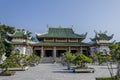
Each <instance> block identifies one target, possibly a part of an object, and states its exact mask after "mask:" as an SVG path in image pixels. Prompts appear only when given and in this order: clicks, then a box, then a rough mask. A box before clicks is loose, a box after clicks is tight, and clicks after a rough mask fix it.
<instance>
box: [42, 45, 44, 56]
mask: <svg viewBox="0 0 120 80" xmlns="http://www.w3.org/2000/svg"><path fill="white" fill-rule="evenodd" d="M43 57H44V49H43V46H42V47H41V58H43Z"/></svg>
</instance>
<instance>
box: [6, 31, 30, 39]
mask: <svg viewBox="0 0 120 80" xmlns="http://www.w3.org/2000/svg"><path fill="white" fill-rule="evenodd" d="M7 35H8V36H9V37H12V38H27V36H28V35H29V32H28V31H25V30H24V29H18V30H16V31H15V32H14V33H13V34H9V33H7ZM28 37H30V36H28Z"/></svg>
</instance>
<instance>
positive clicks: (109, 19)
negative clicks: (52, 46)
mask: <svg viewBox="0 0 120 80" xmlns="http://www.w3.org/2000/svg"><path fill="white" fill-rule="evenodd" d="M0 23H1V24H6V25H9V26H14V27H16V28H24V29H27V30H29V31H31V32H32V33H33V34H35V32H37V33H44V32H47V30H48V28H47V27H46V25H47V24H48V25H49V26H52V27H59V26H62V27H71V26H72V25H73V30H74V31H75V33H78V34H83V33H86V32H88V35H87V38H86V39H85V41H87V42H88V41H90V40H89V38H91V37H92V38H93V37H94V35H95V33H94V30H96V31H97V32H99V31H102V32H104V31H107V34H108V35H112V34H114V38H113V39H112V41H113V40H116V41H120V0H0Z"/></svg>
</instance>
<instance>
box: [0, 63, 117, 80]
mask: <svg viewBox="0 0 120 80" xmlns="http://www.w3.org/2000/svg"><path fill="white" fill-rule="evenodd" d="M89 66H90V67H93V68H95V73H73V72H72V71H71V70H67V67H66V66H62V65H61V64H39V65H37V66H35V67H31V68H30V69H29V70H27V71H17V72H16V74H15V75H14V76H6V77H5V76H0V80H95V77H109V76H110V74H109V71H108V69H107V66H98V65H89ZM114 67H115V66H114ZM114 72H115V69H114Z"/></svg>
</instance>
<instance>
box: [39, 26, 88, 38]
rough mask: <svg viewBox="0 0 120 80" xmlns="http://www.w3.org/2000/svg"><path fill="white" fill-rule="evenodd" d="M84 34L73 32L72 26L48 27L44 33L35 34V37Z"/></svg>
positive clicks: (72, 36)
mask: <svg viewBox="0 0 120 80" xmlns="http://www.w3.org/2000/svg"><path fill="white" fill-rule="evenodd" d="M85 37H86V34H82V35H79V34H75V33H74V31H73V30H72V28H49V30H48V33H46V34H41V35H39V34H37V38H85Z"/></svg>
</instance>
